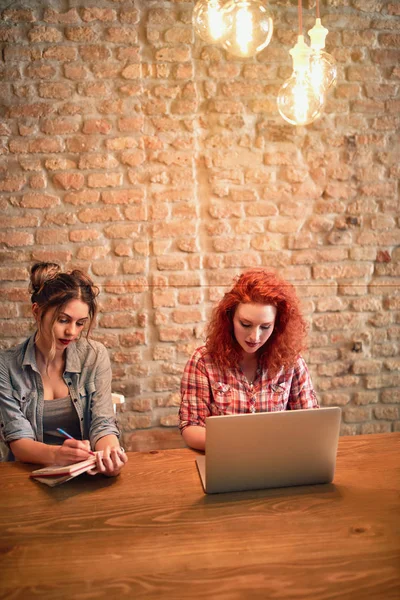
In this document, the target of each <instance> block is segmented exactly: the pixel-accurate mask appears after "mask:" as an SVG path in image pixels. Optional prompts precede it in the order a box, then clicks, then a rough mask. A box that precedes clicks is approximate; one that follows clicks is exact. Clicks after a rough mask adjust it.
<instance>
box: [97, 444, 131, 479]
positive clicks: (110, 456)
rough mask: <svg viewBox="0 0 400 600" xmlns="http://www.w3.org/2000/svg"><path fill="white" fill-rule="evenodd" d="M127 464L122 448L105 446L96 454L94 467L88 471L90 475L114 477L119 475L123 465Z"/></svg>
mask: <svg viewBox="0 0 400 600" xmlns="http://www.w3.org/2000/svg"><path fill="white" fill-rule="evenodd" d="M126 462H128V457H127V456H126V454H125V452H124V451H123V450H122V448H118V447H115V446H107V447H106V448H104V450H102V451H101V452H98V453H97V454H96V466H95V467H93V468H92V469H90V470H89V471H88V473H89V474H90V475H97V473H101V474H102V475H107V476H108V477H115V476H116V475H119V473H120V471H121V469H122V467H123V466H124V464H125V463H126Z"/></svg>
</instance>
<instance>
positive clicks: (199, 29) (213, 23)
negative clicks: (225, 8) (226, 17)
mask: <svg viewBox="0 0 400 600" xmlns="http://www.w3.org/2000/svg"><path fill="white" fill-rule="evenodd" d="M224 2H225V0H198V2H196V5H195V7H194V9H193V16H192V23H193V28H194V30H195V32H196V33H197V35H198V36H199V37H200V38H201V39H202V40H203V41H204V42H207V44H215V43H217V42H219V41H221V39H222V36H223V33H224V23H223V19H222V10H221V9H222V5H223V4H224Z"/></svg>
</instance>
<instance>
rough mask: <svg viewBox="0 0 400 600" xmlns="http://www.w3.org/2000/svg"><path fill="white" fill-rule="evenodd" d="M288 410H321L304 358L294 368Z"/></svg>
mask: <svg viewBox="0 0 400 600" xmlns="http://www.w3.org/2000/svg"><path fill="white" fill-rule="evenodd" d="M287 408H288V409H289V410H299V409H304V408H319V404H318V400H317V395H316V393H315V391H314V387H313V384H312V381H311V377H310V373H309V370H308V367H307V364H306V362H305V360H304V359H303V358H302V357H300V358H299V359H298V361H297V363H296V365H295V368H294V372H293V378H292V382H291V388H290V395H289V400H288V406H287Z"/></svg>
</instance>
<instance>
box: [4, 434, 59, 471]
mask: <svg viewBox="0 0 400 600" xmlns="http://www.w3.org/2000/svg"><path fill="white" fill-rule="evenodd" d="M10 448H11V452H12V453H13V454H14V456H15V458H16V459H17V460H20V461H21V462H27V463H35V464H37V465H53V464H55V462H56V455H57V449H58V447H57V446H50V445H49V444H43V443H42V442H36V441H35V440H31V439H28V438H22V439H20V440H15V441H13V442H10Z"/></svg>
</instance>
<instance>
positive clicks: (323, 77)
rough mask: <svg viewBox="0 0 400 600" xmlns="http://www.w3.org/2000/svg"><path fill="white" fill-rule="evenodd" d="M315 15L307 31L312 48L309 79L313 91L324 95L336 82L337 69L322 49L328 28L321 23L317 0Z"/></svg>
mask: <svg viewBox="0 0 400 600" xmlns="http://www.w3.org/2000/svg"><path fill="white" fill-rule="evenodd" d="M316 15H317V17H316V21H315V25H314V27H313V28H312V29H310V30H309V31H308V35H309V36H310V39H311V49H312V50H313V53H312V54H311V57H310V79H311V83H312V85H313V87H314V89H315V91H316V92H317V93H319V94H323V95H325V93H326V92H327V91H328V89H329V88H330V87H331V86H333V85H335V84H336V79H337V69H336V61H335V59H334V58H333V56H332V55H331V54H328V53H327V52H325V51H324V50H323V48H325V38H326V36H327V35H328V30H327V29H326V27H324V26H323V25H322V23H321V19H320V15H319V2H318V0H317V3H316Z"/></svg>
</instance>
